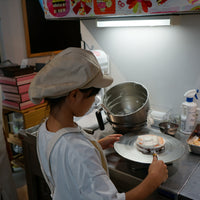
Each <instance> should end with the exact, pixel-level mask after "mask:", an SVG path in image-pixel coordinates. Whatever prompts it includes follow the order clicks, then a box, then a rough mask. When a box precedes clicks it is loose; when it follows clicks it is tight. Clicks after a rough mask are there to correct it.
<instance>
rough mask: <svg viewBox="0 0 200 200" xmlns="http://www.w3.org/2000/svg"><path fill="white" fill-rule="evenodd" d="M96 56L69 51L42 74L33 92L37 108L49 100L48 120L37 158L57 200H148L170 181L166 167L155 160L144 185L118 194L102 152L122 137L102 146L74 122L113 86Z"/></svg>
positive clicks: (41, 132)
mask: <svg viewBox="0 0 200 200" xmlns="http://www.w3.org/2000/svg"><path fill="white" fill-rule="evenodd" d="M112 81H113V80H112V78H111V77H109V76H105V75H103V74H102V72H101V68H100V66H99V64H98V62H97V60H96V58H95V56H94V55H93V54H92V53H91V52H90V51H87V50H83V49H80V48H67V49H65V50H64V51H62V52H61V53H60V54H58V55H57V56H55V57H54V59H52V60H51V62H49V63H48V64H47V65H46V66H45V67H44V68H43V69H42V70H40V71H39V72H38V74H37V75H36V76H35V78H34V80H33V81H32V83H31V85H30V89H29V96H30V98H31V100H32V101H33V102H34V103H36V104H37V103H40V102H41V100H42V99H45V100H47V102H48V103H49V106H50V114H49V117H48V119H46V121H45V122H44V123H43V124H42V125H41V127H40V129H39V133H38V136H37V140H38V142H37V146H38V157H39V159H40V164H41V168H42V171H43V174H44V177H45V179H46V181H47V183H48V184H49V187H50V189H51V192H52V198H53V199H54V200H64V199H69V200H90V199H91V200H114V199H115V200H118V199H120V200H122V199H123V200H124V199H126V200H131V199H135V200H136V199H137V200H139V199H145V198H146V197H147V196H148V195H150V194H151V193H152V192H153V191H154V190H155V189H156V188H157V187H158V186H159V185H160V184H161V183H162V182H163V181H165V180H166V179H167V177H168V170H167V167H166V165H165V164H164V163H163V161H161V160H157V159H156V158H154V159H153V161H152V164H151V165H150V167H149V173H148V175H147V177H146V178H145V179H144V181H143V182H142V183H141V184H140V185H138V186H137V187H136V188H133V189H132V190H130V191H129V192H127V193H119V192H118V191H117V189H116V188H115V186H114V185H113V183H112V182H111V180H110V178H109V176H108V168H107V164H106V160H105V157H104V154H103V152H102V149H106V148H109V147H113V144H114V142H116V141H118V140H119V138H120V137H121V135H120V134H112V135H109V136H107V137H105V138H103V139H101V140H99V141H98V142H97V141H96V140H95V139H94V138H93V136H92V135H90V134H87V133H86V132H85V131H84V130H83V129H82V128H81V127H79V126H78V125H77V124H76V123H75V122H74V120H73V118H74V117H80V116H83V115H84V114H85V113H86V112H87V111H88V110H89V109H90V107H91V105H92V104H93V102H94V100H95V95H96V94H97V93H98V92H99V90H100V88H104V87H107V86H109V85H110V84H111V83H112Z"/></svg>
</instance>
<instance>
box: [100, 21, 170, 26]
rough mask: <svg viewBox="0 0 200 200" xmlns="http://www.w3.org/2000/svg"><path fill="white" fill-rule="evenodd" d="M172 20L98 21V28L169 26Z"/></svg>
mask: <svg viewBox="0 0 200 200" xmlns="http://www.w3.org/2000/svg"><path fill="white" fill-rule="evenodd" d="M169 25H170V19H145V20H143V19H138V20H97V27H131V26H169Z"/></svg>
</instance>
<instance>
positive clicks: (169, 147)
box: [114, 131, 185, 164]
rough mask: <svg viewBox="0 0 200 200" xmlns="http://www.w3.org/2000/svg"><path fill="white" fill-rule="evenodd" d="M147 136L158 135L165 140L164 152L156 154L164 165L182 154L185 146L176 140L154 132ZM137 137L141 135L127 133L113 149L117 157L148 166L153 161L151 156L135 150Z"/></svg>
mask: <svg viewBox="0 0 200 200" xmlns="http://www.w3.org/2000/svg"><path fill="white" fill-rule="evenodd" d="M143 134H144V133H143ZM147 134H153V135H159V136H161V137H163V138H164V139H165V150H164V151H163V152H161V153H159V154H158V159H159V160H163V161H164V162H165V163H171V162H173V161H175V160H177V159H179V158H180V157H181V156H182V155H183V154H184V152H185V146H184V145H183V144H182V142H181V141H179V140H177V139H176V138H174V137H172V136H168V135H164V134H162V133H159V132H156V131H155V132H154V131H149V132H148V133H147ZM138 135H141V134H135V133H127V134H125V135H123V136H122V137H121V138H120V141H118V142H115V144H114V149H115V151H116V152H117V153H118V154H119V155H121V156H122V157H124V158H126V159H128V160H131V161H134V162H138V163H143V164H150V163H151V162H152V159H153V156H152V154H144V153H142V152H140V151H139V150H138V149H137V148H136V144H135V141H136V139H137V137H138Z"/></svg>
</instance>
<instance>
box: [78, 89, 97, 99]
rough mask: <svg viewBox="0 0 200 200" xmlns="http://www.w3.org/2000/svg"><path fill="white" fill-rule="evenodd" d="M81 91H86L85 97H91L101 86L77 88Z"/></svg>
mask: <svg viewBox="0 0 200 200" xmlns="http://www.w3.org/2000/svg"><path fill="white" fill-rule="evenodd" d="M79 90H80V91H81V92H83V93H87V94H88V95H87V97H91V96H94V95H97V94H98V93H99V91H100V90H101V88H95V87H90V88H87V89H79Z"/></svg>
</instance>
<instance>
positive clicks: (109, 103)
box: [96, 82, 149, 133]
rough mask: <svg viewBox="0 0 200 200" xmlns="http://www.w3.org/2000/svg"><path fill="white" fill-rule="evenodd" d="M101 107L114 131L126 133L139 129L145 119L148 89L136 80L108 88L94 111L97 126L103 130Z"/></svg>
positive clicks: (147, 107) (147, 106)
mask: <svg viewBox="0 0 200 200" xmlns="http://www.w3.org/2000/svg"><path fill="white" fill-rule="evenodd" d="M102 109H103V110H104V112H105V113H106V115H107V120H108V122H109V123H110V124H111V125H112V127H113V129H115V130H116V131H118V132H121V133H126V132H129V131H133V130H140V129H141V128H142V127H143V126H144V125H145V124H146V121H147V115H148V111H149V94H148V91H147V89H146V88H145V87H144V86H143V85H141V84H139V83H136V82H124V83H120V84H118V85H115V86H114V87H112V88H110V89H109V90H108V91H107V92H106V93H105V95H104V97H103V104H101V109H99V110H98V111H97V112H96V116H97V120H98V123H99V127H100V129H102V130H103V129H104V125H103V121H101V110H102Z"/></svg>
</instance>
